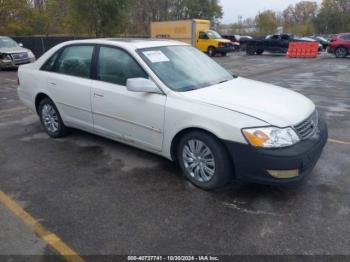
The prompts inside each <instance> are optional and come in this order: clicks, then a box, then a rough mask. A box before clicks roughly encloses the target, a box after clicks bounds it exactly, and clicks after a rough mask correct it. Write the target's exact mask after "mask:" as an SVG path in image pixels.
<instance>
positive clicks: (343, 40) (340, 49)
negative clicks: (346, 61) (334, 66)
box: [328, 33, 350, 58]
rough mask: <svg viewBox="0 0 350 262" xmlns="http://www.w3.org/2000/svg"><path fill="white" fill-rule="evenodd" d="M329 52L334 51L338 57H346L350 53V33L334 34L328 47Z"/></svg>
mask: <svg viewBox="0 0 350 262" xmlns="http://www.w3.org/2000/svg"><path fill="white" fill-rule="evenodd" d="M328 52H329V53H334V54H335V56H336V57H337V58H344V57H346V56H348V55H349V54H350V33H342V34H339V35H335V36H333V38H332V39H331V42H330V44H329V47H328Z"/></svg>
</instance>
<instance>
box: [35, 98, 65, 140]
mask: <svg viewBox="0 0 350 262" xmlns="http://www.w3.org/2000/svg"><path fill="white" fill-rule="evenodd" d="M39 116H40V121H41V125H42V126H43V128H44V129H45V131H46V133H47V134H48V135H49V136H51V137H53V138H60V137H63V136H65V135H66V134H67V131H68V128H67V127H66V126H65V125H64V123H63V121H62V118H61V116H60V113H59V112H58V110H57V108H56V106H55V104H54V103H53V102H52V100H51V99H49V98H44V99H43V100H41V101H40V104H39Z"/></svg>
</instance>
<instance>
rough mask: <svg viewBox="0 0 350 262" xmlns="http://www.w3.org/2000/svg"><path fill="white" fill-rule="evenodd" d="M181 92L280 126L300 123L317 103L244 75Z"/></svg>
mask: <svg viewBox="0 0 350 262" xmlns="http://www.w3.org/2000/svg"><path fill="white" fill-rule="evenodd" d="M181 95H183V96H185V97H186V98H189V99H193V100H196V101H199V102H204V103H207V104H211V105H214V106H218V107H222V108H225V109H228V110H232V111H236V112H240V113H242V114H246V115H249V116H252V117H254V118H258V119H260V120H263V121H264V122H266V123H268V124H270V125H274V126H278V127H287V126H293V125H296V124H299V123H301V122H302V121H304V120H305V119H306V118H307V117H309V116H310V115H311V114H312V112H313V111H314V110H315V105H314V103H313V102H312V101H311V100H310V99H308V98H306V97H305V96H303V95H301V94H299V93H296V92H294V91H291V90H288V89H286V88H282V87H278V86H274V85H270V84H265V83H262V82H258V81H253V80H249V79H245V78H241V77H238V78H236V79H233V80H231V81H228V82H225V83H222V84H218V85H213V86H210V87H207V88H202V89H198V90H193V91H189V92H183V93H181Z"/></svg>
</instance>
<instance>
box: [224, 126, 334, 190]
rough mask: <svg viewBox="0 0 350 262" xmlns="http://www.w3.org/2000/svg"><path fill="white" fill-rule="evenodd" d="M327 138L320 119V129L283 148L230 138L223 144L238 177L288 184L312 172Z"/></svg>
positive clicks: (247, 179) (267, 182) (253, 180)
mask: <svg viewBox="0 0 350 262" xmlns="http://www.w3.org/2000/svg"><path fill="white" fill-rule="evenodd" d="M327 140H328V130H327V125H326V123H325V122H324V121H322V120H320V122H319V131H318V132H317V133H316V134H315V135H314V136H313V137H312V138H310V139H308V140H305V141H301V142H299V143H297V144H296V145H294V146H290V147H286V148H279V149H262V148H254V147H253V146H251V145H245V144H239V143H235V142H231V141H224V143H225V145H226V147H227V148H228V150H229V152H230V154H231V157H232V160H233V162H234V166H235V171H236V173H235V174H236V178H237V179H240V180H244V181H248V182H257V183H262V184H291V183H294V182H297V181H300V180H302V179H303V178H304V177H305V176H307V175H308V174H309V173H311V171H312V169H313V168H314V167H315V165H316V163H317V161H318V159H319V158H320V156H321V153H322V151H323V148H324V146H325V145H326V143H327ZM271 170H272V171H273V172H272V174H276V173H283V174H287V175H290V174H291V173H295V172H296V173H297V175H296V176H293V177H289V178H276V177H275V176H273V175H271ZM269 171H270V172H269ZM280 171H282V172H280Z"/></svg>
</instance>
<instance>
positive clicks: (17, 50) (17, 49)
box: [0, 46, 29, 54]
mask: <svg viewBox="0 0 350 262" xmlns="http://www.w3.org/2000/svg"><path fill="white" fill-rule="evenodd" d="M28 51H29V50H28V49H26V48H23V47H20V46H18V47H11V48H1V47H0V53H3V54H13V53H21V52H28Z"/></svg>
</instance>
